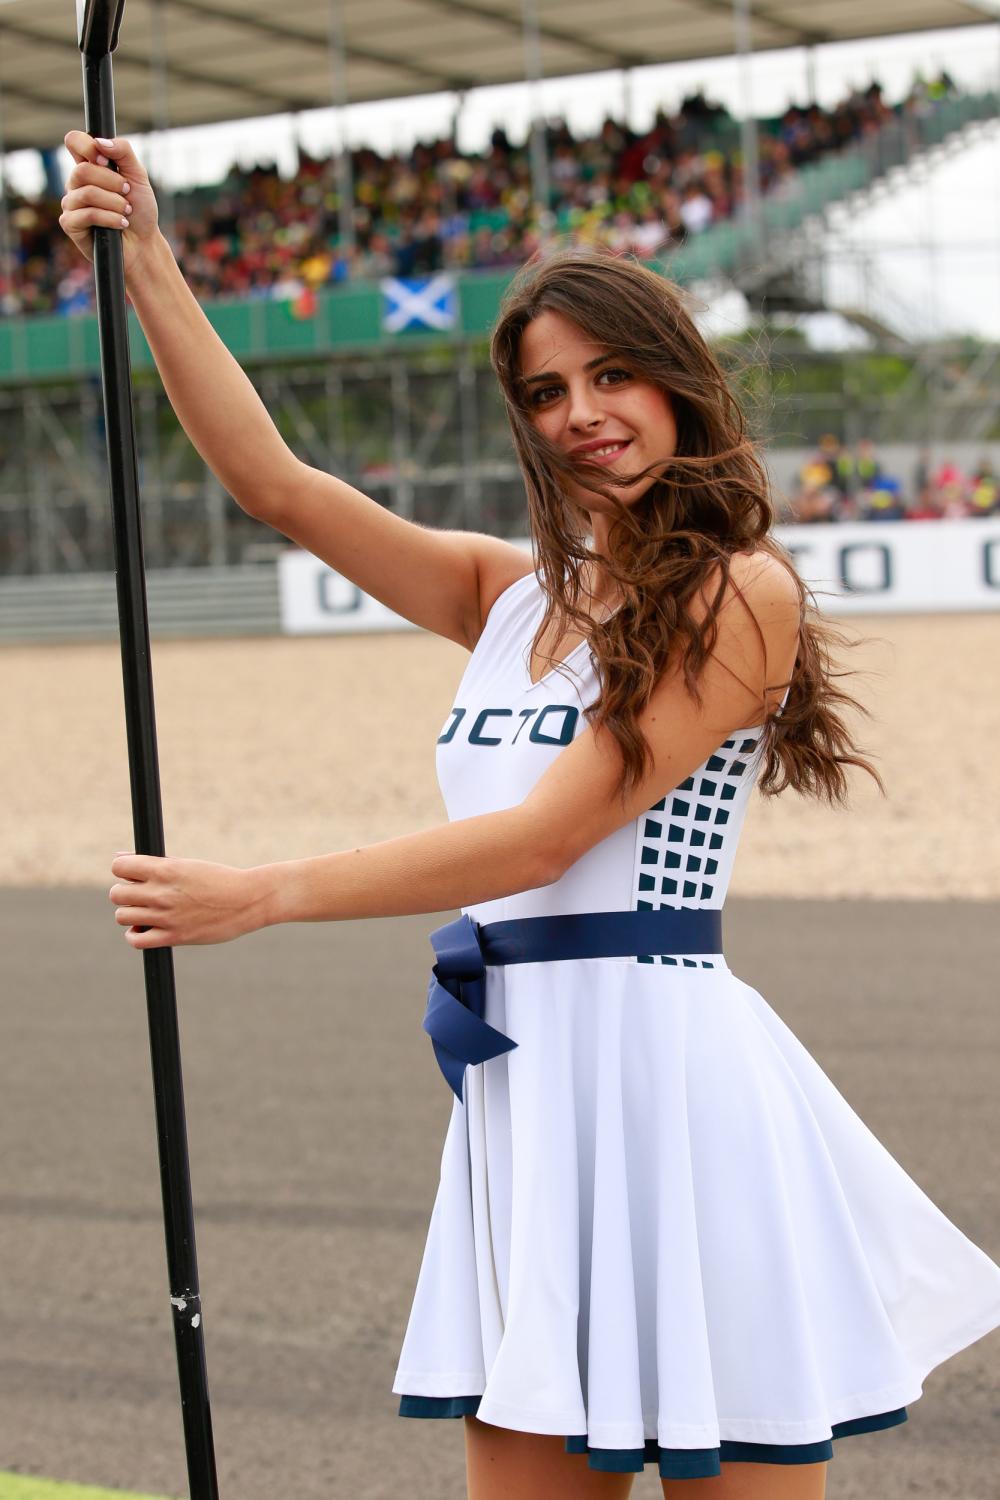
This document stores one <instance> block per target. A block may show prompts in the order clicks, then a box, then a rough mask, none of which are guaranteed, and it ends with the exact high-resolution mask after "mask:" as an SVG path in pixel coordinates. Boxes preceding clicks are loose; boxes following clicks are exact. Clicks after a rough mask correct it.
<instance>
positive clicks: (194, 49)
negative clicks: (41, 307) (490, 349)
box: [0, 0, 1000, 151]
mask: <svg viewBox="0 0 1000 1500" xmlns="http://www.w3.org/2000/svg"><path fill="white" fill-rule="evenodd" d="M535 15H536V16H537V28H538V54H537V63H538V69H539V71H540V74H541V75H542V76H544V77H546V78H557V77H564V76H566V75H570V74H580V73H589V72H601V71H604V70H607V69H628V68H639V67H646V66H651V65H654V64H662V63H668V62H679V61H683V60H690V59H695V58H708V57H717V56H726V55H730V54H732V53H734V52H735V51H736V50H737V48H736V39H735V30H734V9H733V5H732V3H731V0H618V3H617V4H615V5H614V6H609V5H608V3H607V0H538V3H537V5H536V6H535ZM997 20H1000V0H879V3H878V4H872V3H871V0H807V3H802V0H761V3H760V4H753V5H752V7H751V15H750V35H751V42H752V47H753V50H754V51H765V50H770V49H773V48H782V47H803V46H805V47H808V46H822V45H824V44H826V43H830V42H842V41H849V40H853V39H857V38H861V37H869V36H887V35H893V34H896V33H900V32H909V31H921V30H936V29H940V28H942V27H953V26H963V25H974V24H980V25H981V24H982V23H984V22H987V21H997ZM340 44H342V48H343V54H342V55H343V70H342V74H341V77H342V82H341V83H340V84H339V85H338V84H335V77H336V76H337V72H338V69H337V68H336V66H335V62H336V59H337V58H338V55H339V50H338V48H339V45H340ZM526 56H527V51H526V31H525V21H524V5H523V0H281V4H279V5H275V4H274V3H273V0H128V5H127V8H126V11H125V18H124V22H123V25H122V34H121V41H120V44H119V47H118V50H117V51H116V53H115V55H114V70H115V99H116V105H117V112H118V129H119V131H121V132H122V133H144V132H147V131H149V130H152V129H156V128H158V127H160V126H162V125H163V124H164V123H166V124H169V125H170V126H179V125H204V124H209V123H212V122H216V121H220V120H234V119H240V118H243V117H247V116H253V115H264V114H276V113H283V112H289V111H292V112H294V111H297V110H304V109H319V108H325V107H329V106H330V105H332V104H334V103H340V102H344V103H348V104H356V103H361V102H368V101H371V100H378V99H391V98H399V97H404V96H407V95H416V94H427V93H436V92H440V91H452V90H454V91H465V90H469V89H474V88H478V87H482V86H484V85H488V84H501V83H516V82H520V81H522V80H523V79H524V78H525V77H526V74H527V72H528V67H527V64H526ZM79 76H80V62H79V51H78V47H77V31H76V11H75V7H74V5H73V3H72V0H0V142H2V149H3V150H6V151H12V150H15V149H19V148H22V147H47V146H53V145H57V144H59V143H61V141H62V137H63V135H64V134H65V132H66V131H67V130H68V129H70V128H71V127H72V126H73V125H74V124H75V123H76V122H78V121H79V119H80V116H81V109H82V93H81V88H80V82H79ZM338 88H339V89H341V90H342V92H340V93H338V92H336V89H338Z"/></svg>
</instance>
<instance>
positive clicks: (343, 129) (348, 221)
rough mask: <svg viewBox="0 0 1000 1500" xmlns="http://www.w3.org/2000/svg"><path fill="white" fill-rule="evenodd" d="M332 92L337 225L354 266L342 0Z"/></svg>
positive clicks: (335, 5)
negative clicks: (334, 112)
mask: <svg viewBox="0 0 1000 1500" xmlns="http://www.w3.org/2000/svg"><path fill="white" fill-rule="evenodd" d="M330 92H331V96H332V100H333V107H334V110H335V111H336V118H337V133H338V137H339V146H338V150H337V198H338V207H337V225H338V234H339V238H340V248H341V250H342V251H343V252H344V254H345V255H346V256H347V261H348V265H349V266H353V264H354V252H355V245H356V240H355V234H354V163H353V161H352V159H351V147H350V144H349V142H348V139H347V105H348V100H349V97H350V96H349V94H348V90H347V47H346V44H345V37H344V10H343V0H330Z"/></svg>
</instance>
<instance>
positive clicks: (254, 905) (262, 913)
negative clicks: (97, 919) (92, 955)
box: [108, 854, 268, 948]
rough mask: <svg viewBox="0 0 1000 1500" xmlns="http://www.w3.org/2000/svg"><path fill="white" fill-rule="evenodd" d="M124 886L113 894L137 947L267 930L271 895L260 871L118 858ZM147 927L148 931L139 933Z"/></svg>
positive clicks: (115, 869) (160, 858)
mask: <svg viewBox="0 0 1000 1500" xmlns="http://www.w3.org/2000/svg"><path fill="white" fill-rule="evenodd" d="M111 873H112V874H113V875H117V876H118V881H117V883H116V884H115V885H113V886H112V887H111V889H110V891H109V892H108V895H109V897H110V899H111V900H112V901H113V902H114V903H115V906H116V907H117V908H118V910H117V911H116V913H115V920H116V921H117V922H118V923H119V924H120V925H121V926H123V927H125V929H126V931H125V940H126V942H127V943H129V944H131V946H132V947H133V948H176V947H178V946H180V945H181V944H182V943H228V942H229V941H230V939H232V938H237V937H242V936H243V934H244V933H247V932H255V931H256V930H257V928H259V927H266V926H267V924H268V917H267V914H266V900H267V891H266V889H265V885H264V882H263V881H262V880H261V872H260V870H258V869H250V870H240V869H236V868H234V867H233V866H232V865H216V864H210V863H209V862H208V861H207V860H204V859H175V858H173V857H171V856H169V855H167V856H164V855H157V854H118V855H116V856H115V858H114V859H113V860H112V862H111ZM140 927H146V928H148V929H149V930H148V931H147V932H139V931H138V930H137V929H138V928H140Z"/></svg>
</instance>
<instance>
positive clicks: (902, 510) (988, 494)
mask: <svg viewBox="0 0 1000 1500" xmlns="http://www.w3.org/2000/svg"><path fill="white" fill-rule="evenodd" d="M996 515H1000V477H998V476H997V474H996V473H995V472H994V469H993V464H992V462H991V460H990V458H989V456H988V455H986V454H982V455H980V457H979V458H978V459H977V461H976V463H975V464H974V465H973V467H972V469H971V470H969V471H966V470H964V469H962V468H961V467H960V466H959V465H958V464H956V463H954V462H952V461H951V460H950V459H946V460H943V461H942V462H940V463H938V464H935V463H934V462H933V461H932V459H931V454H930V450H929V449H927V448H923V449H921V450H920V451H919V453H918V457H917V462H916V464H915V466H914V470H913V473H912V474H911V475H910V476H909V482H907V481H906V479H905V478H904V477H903V476H901V475H898V474H891V473H889V472H888V471H887V469H886V468H885V467H884V466H883V464H882V461H881V460H880V458H879V456H878V454H877V452H876V451H875V444H874V443H873V442H872V441H871V439H870V438H861V439H859V441H858V442H857V443H856V444H855V446H854V448H853V449H851V448H849V447H847V446H845V444H844V443H842V442H841V440H840V439H839V438H838V437H837V436H836V434H835V433H824V435H823V436H822V437H821V438H820V442H819V447H818V448H817V451H816V453H815V454H814V455H813V456H812V457H811V458H810V459H809V461H808V462H807V463H805V464H804V465H803V466H802V468H801V469H800V470H799V474H798V487H797V489H796V490H795V492H794V493H793V494H792V495H791V496H790V497H789V498H788V501H787V503H786V505H785V507H784V513H783V514H782V515H781V516H780V517H779V519H781V520H784V521H797V522H800V523H808V522H812V521H940V520H951V519H954V518H956V517H960V516H996Z"/></svg>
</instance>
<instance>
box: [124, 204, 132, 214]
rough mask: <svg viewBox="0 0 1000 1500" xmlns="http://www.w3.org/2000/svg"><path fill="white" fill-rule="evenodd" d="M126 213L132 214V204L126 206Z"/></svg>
mask: <svg viewBox="0 0 1000 1500" xmlns="http://www.w3.org/2000/svg"><path fill="white" fill-rule="evenodd" d="M125 212H126V213H127V214H130V213H131V212H132V205H131V203H126V205H125Z"/></svg>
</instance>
